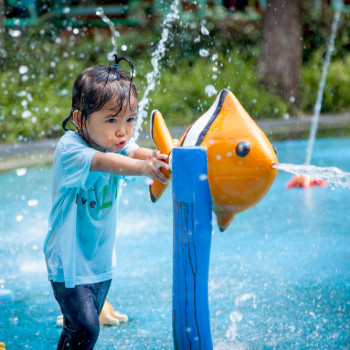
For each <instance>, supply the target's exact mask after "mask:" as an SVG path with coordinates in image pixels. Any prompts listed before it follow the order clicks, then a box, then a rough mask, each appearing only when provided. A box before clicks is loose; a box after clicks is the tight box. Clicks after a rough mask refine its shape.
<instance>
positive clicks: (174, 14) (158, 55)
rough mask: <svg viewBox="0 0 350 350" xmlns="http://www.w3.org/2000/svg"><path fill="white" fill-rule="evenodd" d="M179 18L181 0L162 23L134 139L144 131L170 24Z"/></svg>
mask: <svg viewBox="0 0 350 350" xmlns="http://www.w3.org/2000/svg"><path fill="white" fill-rule="evenodd" d="M178 18H179V0H175V1H173V2H172V4H171V6H170V12H169V13H168V14H167V15H166V16H165V19H164V21H163V23H162V28H163V29H162V36H161V39H160V41H159V43H158V45H157V48H156V50H155V51H154V52H153V53H152V59H151V63H152V67H153V71H152V72H150V73H148V74H147V76H146V77H147V87H146V90H145V92H144V94H143V97H142V99H141V101H140V102H139V105H138V114H137V119H136V124H135V128H134V138H135V140H137V139H138V137H139V135H140V132H141V130H142V123H143V120H144V119H145V118H146V117H147V108H148V107H149V102H150V100H149V98H148V95H149V93H150V92H151V91H153V90H154V88H155V86H156V79H157V78H159V77H160V70H159V63H160V60H161V59H162V58H163V57H164V55H165V51H166V46H165V44H166V42H167V41H168V38H169V34H170V24H171V23H172V22H174V21H175V20H176V19H178Z"/></svg>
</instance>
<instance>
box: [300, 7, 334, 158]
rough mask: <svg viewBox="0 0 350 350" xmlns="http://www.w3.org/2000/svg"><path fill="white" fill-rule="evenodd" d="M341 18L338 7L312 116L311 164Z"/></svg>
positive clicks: (309, 149)
mask: <svg viewBox="0 0 350 350" xmlns="http://www.w3.org/2000/svg"><path fill="white" fill-rule="evenodd" d="M339 18H340V10H339V9H337V11H336V12H335V14H334V19H333V24H332V32H331V36H330V38H329V42H328V48H327V53H326V57H325V60H324V63H323V68H322V75H321V81H320V85H319V88H318V92H317V98H316V104H315V107H314V113H313V117H312V124H311V129H310V136H309V143H308V146H307V150H306V159H305V165H309V164H310V163H311V157H312V150H313V147H314V143H315V138H316V133H317V128H318V121H319V117H320V112H321V106H322V100H323V91H324V86H325V83H326V77H327V72H328V66H329V62H330V59H331V55H332V52H333V50H334V40H335V35H336V33H337V28H338V23H339Z"/></svg>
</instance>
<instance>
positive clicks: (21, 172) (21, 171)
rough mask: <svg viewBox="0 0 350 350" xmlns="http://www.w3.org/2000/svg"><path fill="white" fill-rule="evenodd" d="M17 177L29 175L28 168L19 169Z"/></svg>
mask: <svg viewBox="0 0 350 350" xmlns="http://www.w3.org/2000/svg"><path fill="white" fill-rule="evenodd" d="M16 174H17V176H24V175H25V174H27V168H18V169H16Z"/></svg>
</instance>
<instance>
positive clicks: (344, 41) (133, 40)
mask: <svg viewBox="0 0 350 350" xmlns="http://www.w3.org/2000/svg"><path fill="white" fill-rule="evenodd" d="M328 22H329V21H328ZM328 22H327V23H328ZM343 22H344V20H342V23H341V24H340V31H339V36H338V37H337V41H336V50H335V53H334V55H333V57H332V59H331V64H330V67H329V71H328V77H327V82H326V87H325V93H324V100H323V105H322V111H323V112H326V111H329V112H336V111H342V110H349V109H350V91H349V90H350V55H349V53H348V51H346V48H347V47H348V45H349V40H350V39H349V31H348V30H345V29H344V28H347V26H348V24H347V23H346V21H345V22H344V23H343ZM349 23H350V21H349ZM316 24H317V21H316V19H315V18H314V17H312V18H311V19H310V20H309V22H308V29H309V32H308V33H309V34H308V36H306V37H305V47H306V48H305V51H306V52H307V57H304V65H303V68H302V86H301V92H302V93H301V95H302V100H301V104H300V112H302V113H311V112H312V110H313V106H314V104H315V100H316V94H317V90H318V85H319V81H320V78H321V69H322V63H323V56H324V54H325V51H326V46H325V45H326V42H327V38H328V36H329V34H330V29H329V27H328V29H327V30H322V31H320V34H319V36H318V38H313V37H312V35H311V34H310V33H312V32H317V30H318V29H317V28H318V27H317V25H316ZM202 25H205V26H206V27H207V28H208V29H209V30H210V34H211V35H210V36H209V35H200V32H201V26H202ZM106 29H107V28H106ZM161 29H162V28H161V26H159V25H158V26H154V27H152V28H150V29H147V28H141V29H140V30H138V29H135V28H133V29H129V28H126V29H124V30H123V31H122V32H121V36H120V38H119V40H118V52H119V54H120V55H124V54H125V55H128V56H129V57H131V58H132V59H133V61H134V63H135V67H136V72H137V75H136V77H135V82H136V84H137V86H138V92H139V100H141V98H142V97H143V94H144V91H145V89H146V87H147V81H146V75H147V73H149V72H151V71H152V65H151V58H152V53H153V52H154V50H155V48H156V46H157V43H158V41H159V40H160V36H161ZM259 33H260V28H259V22H257V21H254V20H241V19H240V20H238V21H233V20H232V18H229V17H227V16H226V17H222V16H221V15H220V16H219V15H218V16H217V17H215V16H212V17H211V19H202V20H200V21H196V20H191V21H189V22H188V23H182V24H181V25H180V23H175V24H174V25H173V26H172V28H171V30H170V40H169V42H168V43H167V52H166V55H165V57H164V59H163V60H162V61H161V62H160V70H161V76H160V77H157V84H156V89H155V91H153V92H151V93H150V96H149V98H150V105H149V108H148V110H147V112H148V115H149V114H150V112H151V110H152V109H158V110H160V111H161V112H162V114H163V116H164V117H165V118H166V121H167V124H168V125H170V126H180V125H181V126H187V125H188V124H190V123H191V122H192V121H193V120H195V119H196V118H198V117H199V116H200V115H201V114H203V113H204V112H205V111H206V110H207V109H208V108H209V107H210V106H211V104H212V103H213V102H214V100H215V97H216V94H211V93H209V92H210V91H209V92H208V89H209V88H210V86H211V85H212V87H211V89H212V90H213V89H214V90H216V92H217V93H219V92H220V90H221V89H224V88H228V89H230V90H231V91H232V92H233V93H234V94H235V95H236V97H237V98H238V100H239V101H240V102H241V104H242V106H243V107H244V108H245V109H246V111H247V112H248V113H249V114H250V115H251V116H252V117H253V118H282V117H283V116H284V115H285V114H286V113H292V112H291V110H290V106H288V105H287V104H286V103H285V102H283V100H282V98H281V97H280V96H278V95H272V94H271V93H268V92H267V91H266V89H264V87H263V86H260V84H259V81H258V79H257V74H256V64H257V58H258V55H259V39H260V37H259ZM124 46H125V47H126V50H125V51H124ZM201 50H205V52H204V54H203V52H202V53H201ZM111 51H112V45H111V41H110V36H109V32H108V30H106V31H94V32H93V33H92V30H91V29H88V28H80V29H79V33H78V34H73V33H72V31H68V30H63V31H62V30H60V31H58V29H57V28H56V27H54V26H53V25H52V24H50V23H40V25H38V26H33V27H30V28H27V30H26V31H23V32H22V35H21V37H19V38H17V37H15V38H13V37H11V36H10V35H7V36H6V40H5V45H4V46H2V47H0V62H1V58H2V59H4V57H5V58H6V55H4V53H6V52H7V58H6V59H5V60H3V61H2V62H1V64H0V78H1V83H0V84H1V90H2V93H1V94H0V141H2V142H12V141H15V140H18V139H19V140H21V139H24V140H25V139H37V138H43V137H57V136H59V135H61V134H62V130H61V123H62V121H63V119H64V118H65V117H66V116H68V114H69V113H70V108H71V89H72V86H73V82H74V79H75V77H76V76H77V75H78V74H79V73H80V72H81V71H82V70H83V69H85V68H86V67H89V66H91V65H94V64H106V63H108V62H107V54H108V53H109V52H111ZM123 68H124V69H125V70H126V71H128V70H129V67H128V66H127V65H125V66H124V65H121V69H123ZM206 89H207V91H206ZM209 90H210V89H209ZM293 112H295V111H293ZM145 128H147V121H145V124H144V129H145Z"/></svg>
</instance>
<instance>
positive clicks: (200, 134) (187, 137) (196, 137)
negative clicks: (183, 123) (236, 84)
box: [180, 89, 230, 146]
mask: <svg viewBox="0 0 350 350" xmlns="http://www.w3.org/2000/svg"><path fill="white" fill-rule="evenodd" d="M229 93H230V91H229V90H227V89H223V90H221V91H220V93H219V94H218V96H217V97H216V99H215V102H214V103H213V104H212V105H211V107H210V108H209V109H208V110H207V111H206V112H205V113H204V114H203V115H202V116H201V117H199V118H198V119H197V120H195V121H194V122H193V123H192V124H191V125H190V126H189V127H188V128H187V130H186V131H185V133H184V135H183V136H182V137H181V140H180V145H181V146H200V145H201V143H202V141H203V140H204V138H205V136H206V134H207V133H208V130H209V129H210V126H211V125H212V124H213V122H214V121H215V119H216V118H217V117H218V116H219V115H220V111H221V109H222V106H223V104H224V102H225V98H226V96H227V95H228V94H229Z"/></svg>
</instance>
